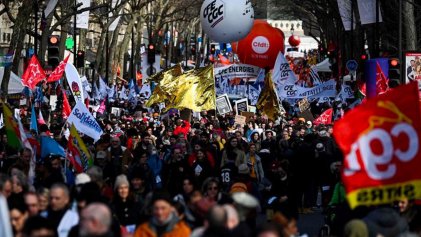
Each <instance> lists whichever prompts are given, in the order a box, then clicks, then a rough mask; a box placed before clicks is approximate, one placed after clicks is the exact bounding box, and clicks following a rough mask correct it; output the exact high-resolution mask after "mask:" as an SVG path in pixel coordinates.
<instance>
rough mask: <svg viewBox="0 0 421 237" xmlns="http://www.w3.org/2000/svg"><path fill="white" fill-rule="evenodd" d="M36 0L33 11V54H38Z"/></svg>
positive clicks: (35, 0)
mask: <svg viewBox="0 0 421 237" xmlns="http://www.w3.org/2000/svg"><path fill="white" fill-rule="evenodd" d="M38 8H39V7H38V1H37V0H34V13H35V26H34V29H35V34H34V54H35V55H38V39H37V36H38V10H39V9H38Z"/></svg>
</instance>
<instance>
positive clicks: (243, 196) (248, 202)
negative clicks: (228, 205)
mask: <svg viewBox="0 0 421 237" xmlns="http://www.w3.org/2000/svg"><path fill="white" fill-rule="evenodd" d="M232 199H233V200H234V202H235V203H236V204H238V205H241V206H244V207H247V208H258V207H259V206H260V205H259V201H258V200H257V199H256V198H255V197H253V195H251V194H249V193H246V192H237V193H233V194H232Z"/></svg>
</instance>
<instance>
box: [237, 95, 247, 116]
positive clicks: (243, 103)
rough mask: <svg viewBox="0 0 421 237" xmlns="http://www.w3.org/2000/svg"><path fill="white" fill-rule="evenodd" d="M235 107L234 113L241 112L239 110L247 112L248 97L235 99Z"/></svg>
mask: <svg viewBox="0 0 421 237" xmlns="http://www.w3.org/2000/svg"><path fill="white" fill-rule="evenodd" d="M235 108H236V113H237V114H238V115H240V114H241V112H247V111H248V99H247V98H244V99H241V100H236V101H235Z"/></svg>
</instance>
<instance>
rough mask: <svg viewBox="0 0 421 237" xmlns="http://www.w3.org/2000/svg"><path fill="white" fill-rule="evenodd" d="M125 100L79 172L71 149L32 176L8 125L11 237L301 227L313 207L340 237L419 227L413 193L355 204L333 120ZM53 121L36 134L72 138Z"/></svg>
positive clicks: (265, 231) (6, 192)
mask: <svg viewBox="0 0 421 237" xmlns="http://www.w3.org/2000/svg"><path fill="white" fill-rule="evenodd" d="M121 105H122V106H121V111H120V114H119V115H118V116H117V115H115V114H112V113H105V115H102V116H100V115H97V120H98V121H99V123H100V125H101V126H102V128H103V131H104V134H103V135H102V137H101V139H100V140H99V141H97V142H96V143H94V142H93V141H92V139H90V138H89V137H87V136H83V137H82V138H83V140H84V141H85V143H86V144H87V145H88V148H89V150H90V152H91V153H92V155H93V157H94V165H93V166H92V167H90V168H89V169H87V170H86V172H84V173H79V174H73V172H72V167H70V165H69V164H70V163H69V162H65V157H60V156H55V155H50V156H47V157H42V158H41V157H39V156H38V157H37V160H36V168H35V174H36V176H35V179H34V180H33V182H30V180H28V172H29V163H30V159H31V157H32V153H31V150H29V149H23V150H20V151H17V150H14V149H13V148H11V147H10V146H9V145H8V143H7V136H6V134H5V132H4V130H2V135H1V143H0V146H1V147H0V149H1V150H0V173H1V174H0V207H3V206H1V202H2V198H3V201H4V199H6V200H7V204H8V214H9V216H10V226H11V227H12V230H13V233H14V236H18V237H21V236H28V237H29V236H34V237H35V236H43V237H47V236H51V237H54V236H59V237H66V236H69V237H70V236H110V237H112V236H114V237H119V236H135V237H143V236H148V237H149V236H150V237H152V236H157V237H161V236H162V237H166V236H174V237H177V236H203V237H210V236H219V237H223V236H239V237H242V236H259V237H271V236H299V230H298V228H297V220H298V218H299V217H300V216H301V215H306V214H310V213H312V212H314V211H317V210H323V212H324V213H325V214H326V216H327V218H326V222H327V223H328V224H329V225H330V227H331V233H332V234H333V235H336V236H378V234H382V236H398V235H399V234H400V233H405V232H409V231H412V232H414V233H418V234H419V233H421V232H420V230H421V227H420V223H421V219H420V213H419V211H418V209H417V207H416V205H415V204H416V203H415V202H414V200H409V201H408V200H402V202H401V203H400V206H399V208H400V209H399V208H395V209H396V210H397V211H395V210H393V209H392V208H390V207H383V208H375V209H374V211H372V210H373V208H370V207H366V208H360V209H356V210H354V211H351V210H350V209H349V207H348V206H347V204H346V199H345V191H344V187H343V185H342V183H341V182H340V167H341V164H342V161H343V157H342V153H341V151H340V150H339V148H338V147H337V145H336V143H335V141H334V139H333V137H332V132H333V127H332V125H319V126H313V124H312V121H306V120H305V119H304V118H285V119H284V120H283V121H284V122H282V123H281V124H278V123H275V122H274V121H271V120H268V119H267V118H265V117H264V116H260V115H255V116H252V117H249V118H247V123H246V124H245V125H244V126H242V125H238V124H235V119H234V116H233V115H232V114H226V115H223V116H221V115H216V114H215V112H214V111H210V112H209V113H207V112H202V113H200V115H199V114H196V116H189V118H188V119H184V120H183V119H181V117H180V114H179V113H178V112H177V111H170V112H168V113H165V114H164V113H162V114H161V113H159V112H157V111H155V110H153V109H145V108H142V107H141V106H140V107H139V106H138V107H131V106H128V104H127V105H125V104H124V103H122V104H121ZM22 114H24V113H22ZM29 117H30V115H29V113H26V115H23V119H22V121H28V120H27V119H25V118H29ZM184 117H185V116H184ZM61 126H63V124H61ZM52 127H53V126H50V127H48V126H47V125H42V126H40V128H39V131H38V132H39V135H37V136H46V135H49V136H53V137H54V138H55V139H56V140H57V141H59V142H60V143H61V144H62V145H63V147H65V146H66V144H67V142H66V141H65V137H64V136H62V134H63V131H60V130H59V129H60V128H62V127H60V126H54V129H53V128H52ZM65 128H66V126H64V127H63V129H65ZM34 136H36V135H34ZM0 211H1V210H0ZM354 218H357V219H355V220H352V219H354ZM1 221H2V222H3V225H2V226H3V227H7V223H8V221H7V222H6V221H5V220H1ZM0 226H1V225H0ZM0 233H1V231H0Z"/></svg>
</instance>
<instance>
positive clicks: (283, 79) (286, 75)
mask: <svg viewBox="0 0 421 237" xmlns="http://www.w3.org/2000/svg"><path fill="white" fill-rule="evenodd" d="M272 80H273V82H274V83H275V85H284V84H287V85H293V84H295V82H296V81H297V78H296V77H295V74H294V72H293V71H292V70H291V68H290V66H289V63H288V61H287V60H286V58H285V56H284V55H283V54H282V52H279V53H278V57H277V58H276V62H275V67H274V68H273V74H272Z"/></svg>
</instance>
